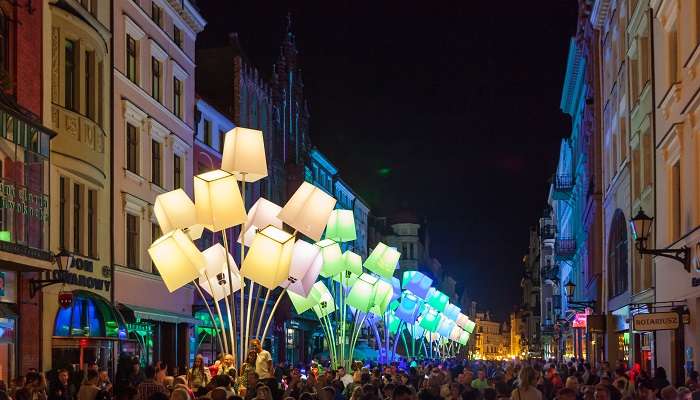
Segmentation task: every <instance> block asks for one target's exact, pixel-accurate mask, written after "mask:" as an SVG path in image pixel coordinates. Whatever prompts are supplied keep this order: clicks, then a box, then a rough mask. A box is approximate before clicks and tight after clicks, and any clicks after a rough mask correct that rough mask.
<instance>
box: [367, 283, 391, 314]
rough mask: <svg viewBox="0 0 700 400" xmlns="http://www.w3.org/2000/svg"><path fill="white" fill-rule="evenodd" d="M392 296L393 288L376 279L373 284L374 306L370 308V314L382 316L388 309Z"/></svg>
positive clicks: (389, 284)
mask: <svg viewBox="0 0 700 400" xmlns="http://www.w3.org/2000/svg"><path fill="white" fill-rule="evenodd" d="M393 294H394V288H393V287H392V286H391V283H389V282H387V281H385V280H383V279H378V280H377V282H376V283H375V284H374V304H373V305H372V308H370V310H369V311H370V312H373V313H375V314H377V315H382V314H384V313H385V312H386V310H387V308H389V303H391V300H392V297H393Z"/></svg>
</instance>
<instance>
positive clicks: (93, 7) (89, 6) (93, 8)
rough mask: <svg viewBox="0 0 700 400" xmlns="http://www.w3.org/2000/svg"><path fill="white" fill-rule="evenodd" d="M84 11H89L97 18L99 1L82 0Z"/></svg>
mask: <svg viewBox="0 0 700 400" xmlns="http://www.w3.org/2000/svg"><path fill="white" fill-rule="evenodd" d="M80 4H81V5H82V6H83V8H84V9H86V10H88V12H89V13H90V14H92V16H93V17H96V16H97V0H80Z"/></svg>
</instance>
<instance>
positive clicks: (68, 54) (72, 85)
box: [64, 39, 78, 111]
mask: <svg viewBox="0 0 700 400" xmlns="http://www.w3.org/2000/svg"><path fill="white" fill-rule="evenodd" d="M76 47H77V45H76V44H75V41H73V40H68V39H66V43H65V49H64V52H65V58H66V59H65V65H64V69H65V80H64V85H65V86H64V91H65V106H66V108H67V109H69V110H73V111H77V108H78V96H77V88H78V85H77V79H78V69H77V68H76V65H75V64H76V60H75V59H76V56H77V54H78V52H77V48H76Z"/></svg>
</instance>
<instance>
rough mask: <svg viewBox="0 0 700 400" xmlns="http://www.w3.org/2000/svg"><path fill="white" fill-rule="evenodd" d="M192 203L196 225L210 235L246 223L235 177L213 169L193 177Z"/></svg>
mask: <svg viewBox="0 0 700 400" xmlns="http://www.w3.org/2000/svg"><path fill="white" fill-rule="evenodd" d="M194 199H195V208H196V209H197V221H198V222H199V223H200V224H202V225H204V227H205V228H207V229H209V230H210V231H212V232H218V231H221V230H224V229H226V228H230V227H232V226H236V225H239V224H242V223H244V222H245V221H246V213H245V207H244V206H243V199H242V198H241V193H240V192H239V190H238V183H237V182H236V177H235V176H233V175H231V174H230V173H228V172H226V171H224V170H220V169H215V170H213V171H209V172H205V173H203V174H199V175H197V176H195V177H194Z"/></svg>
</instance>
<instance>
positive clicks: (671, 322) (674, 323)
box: [633, 312, 680, 331]
mask: <svg viewBox="0 0 700 400" xmlns="http://www.w3.org/2000/svg"><path fill="white" fill-rule="evenodd" d="M679 326H680V316H679V315H678V313H675V312H662V313H651V314H637V315H635V316H634V319H633V328H634V330H635V331H663V330H669V329H678V327H679Z"/></svg>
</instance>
